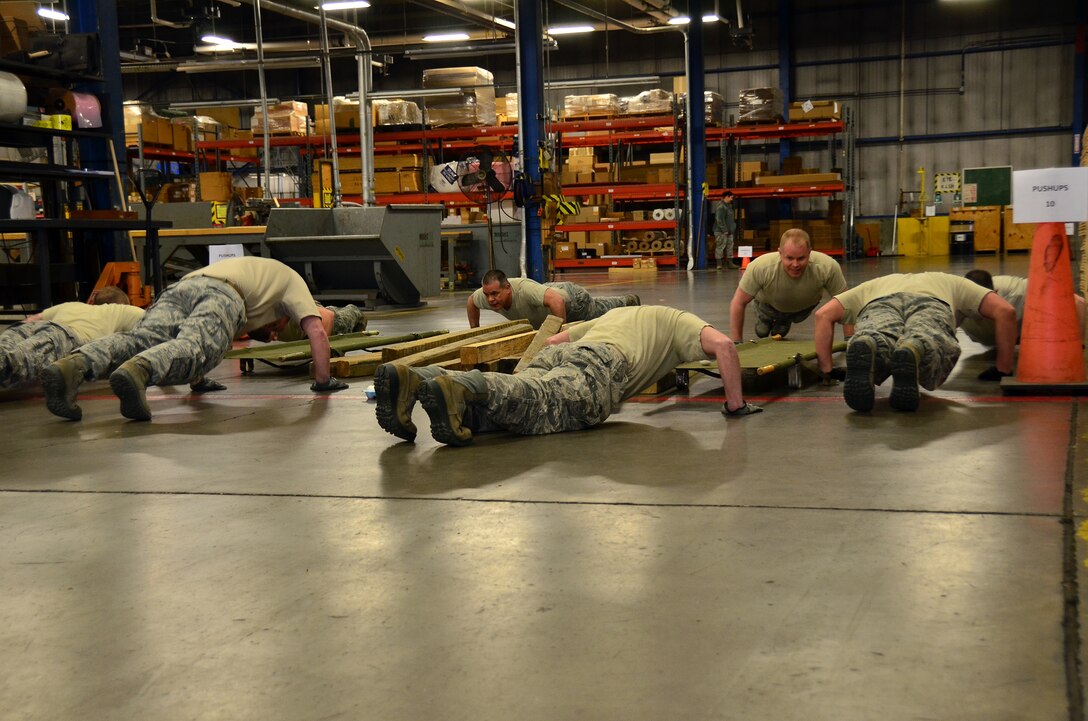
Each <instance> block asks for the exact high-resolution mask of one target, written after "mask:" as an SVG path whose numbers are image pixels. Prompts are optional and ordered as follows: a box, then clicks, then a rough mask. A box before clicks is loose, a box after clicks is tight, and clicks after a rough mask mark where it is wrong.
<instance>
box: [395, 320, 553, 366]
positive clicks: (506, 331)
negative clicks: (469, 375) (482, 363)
mask: <svg viewBox="0 0 1088 721" xmlns="http://www.w3.org/2000/svg"><path fill="white" fill-rule="evenodd" d="M502 325H503V326H505V325H506V324H505V323H504V324H502ZM532 329H533V327H532V326H531V325H529V324H528V323H527V322H526V323H520V324H515V325H513V326H511V327H509V328H507V327H502V328H499V329H498V330H492V331H491V332H489V333H484V334H483V335H477V336H475V337H470V338H464V339H462V340H460V341H458V342H456V343H449V344H447V345H443V346H439V347H438V348H429V349H427V350H424V351H421V352H419V353H413V354H412V355H407V356H402V357H400V358H395V359H393V360H392V361H388V360H385V352H384V351H383V352H382V362H384V363H390V362H393V363H398V364H402V365H407V366H426V365H439V364H442V363H444V362H445V361H449V360H456V361H457V366H460V364H461V348H462V346H465V345H468V344H469V343H475V342H479V341H485V340H494V339H495V338H503V337H505V336H508V335H515V334H518V333H526V332H529V331H531V330H532ZM450 335H455V334H454V333H451V334H450Z"/></svg>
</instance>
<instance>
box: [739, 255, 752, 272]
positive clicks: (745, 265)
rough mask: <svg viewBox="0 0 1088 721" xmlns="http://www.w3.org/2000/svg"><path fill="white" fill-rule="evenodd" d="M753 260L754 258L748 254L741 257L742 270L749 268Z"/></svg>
mask: <svg viewBox="0 0 1088 721" xmlns="http://www.w3.org/2000/svg"><path fill="white" fill-rule="evenodd" d="M751 260H752V259H751V258H749V257H748V256H747V255H746V256H744V257H743V258H741V259H740V269H741V270H747V269H748V263H750V262H751Z"/></svg>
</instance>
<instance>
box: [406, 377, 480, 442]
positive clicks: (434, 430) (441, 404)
mask: <svg viewBox="0 0 1088 721" xmlns="http://www.w3.org/2000/svg"><path fill="white" fill-rule="evenodd" d="M419 402H420V404H421V405H422V406H423V410H425V411H427V415H428V416H429V417H430V419H431V436H432V437H433V438H434V439H435V440H436V441H438V442H439V443H444V444H446V445H447V446H467V445H470V444H471V443H472V436H469V437H468V438H462V437H460V436H459V435H457V434H456V433H455V432H454V430H453V426H452V425H451V424H450V409H449V406H448V405H446V396H445V394H444V393H442V389H441V388H439V386H438V383H437V382H436V381H434V380H429V381H424V382H423V383H422V384H420V386H419Z"/></svg>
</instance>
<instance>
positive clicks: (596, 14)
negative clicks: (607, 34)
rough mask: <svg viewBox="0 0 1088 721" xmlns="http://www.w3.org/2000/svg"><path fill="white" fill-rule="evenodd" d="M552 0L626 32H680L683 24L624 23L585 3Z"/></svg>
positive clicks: (569, 0)
mask: <svg viewBox="0 0 1088 721" xmlns="http://www.w3.org/2000/svg"><path fill="white" fill-rule="evenodd" d="M553 1H554V2H555V3H556V4H557V5H562V6H564V7H567V8H570V9H571V10H574V11H576V12H580V13H582V14H583V15H585V16H586V17H590V18H593V19H594V20H600V21H601V22H603V23H607V24H608V25H614V26H616V27H618V28H622V29H623V30H627V31H628V32H632V33H638V34H641V35H647V34H654V33H662V32H682V31H683V26H682V25H654V26H651V27H648V28H644V27H639V26H638V25H631V24H630V23H626V22H624V21H622V20H617V19H616V18H614V17H611V16H609V15H605V14H604V13H602V12H600V11H598V10H594V9H593V8H589V7H586V6H585V5H582V4H580V3H576V2H573V0H553Z"/></svg>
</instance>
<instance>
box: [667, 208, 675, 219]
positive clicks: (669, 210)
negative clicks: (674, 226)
mask: <svg viewBox="0 0 1088 721" xmlns="http://www.w3.org/2000/svg"><path fill="white" fill-rule="evenodd" d="M665 220H676V208H665Z"/></svg>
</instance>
